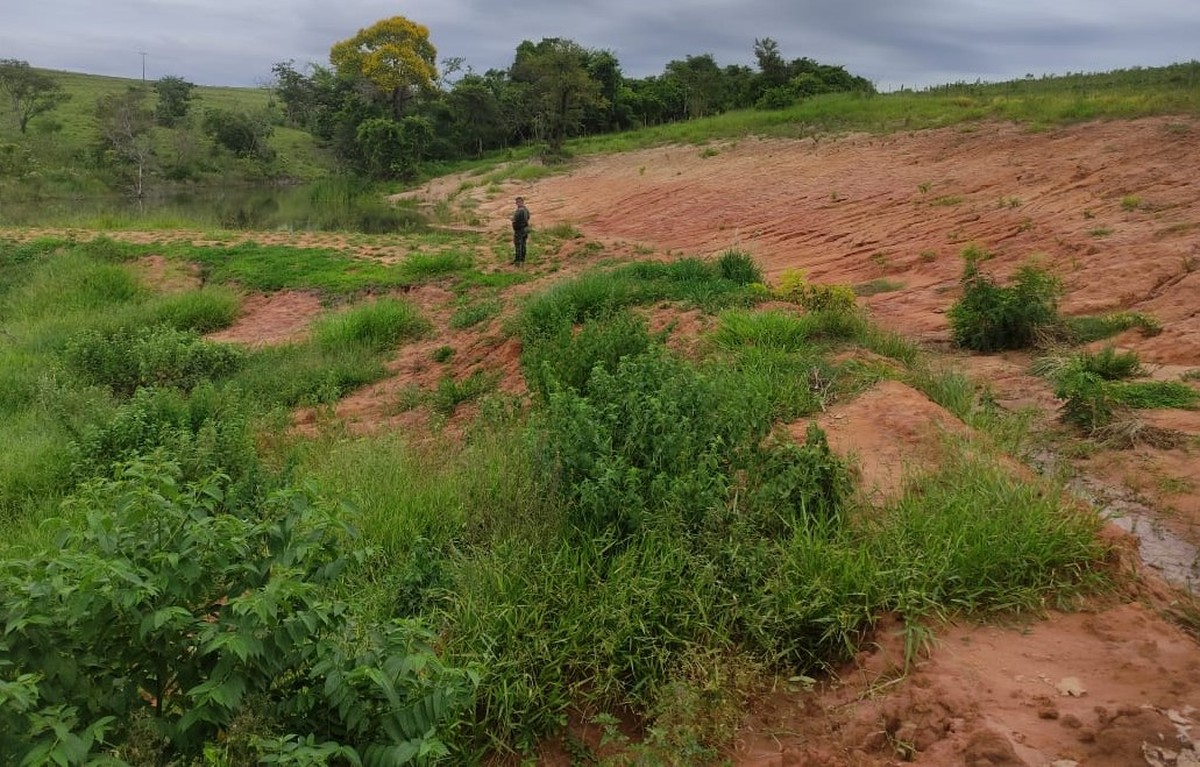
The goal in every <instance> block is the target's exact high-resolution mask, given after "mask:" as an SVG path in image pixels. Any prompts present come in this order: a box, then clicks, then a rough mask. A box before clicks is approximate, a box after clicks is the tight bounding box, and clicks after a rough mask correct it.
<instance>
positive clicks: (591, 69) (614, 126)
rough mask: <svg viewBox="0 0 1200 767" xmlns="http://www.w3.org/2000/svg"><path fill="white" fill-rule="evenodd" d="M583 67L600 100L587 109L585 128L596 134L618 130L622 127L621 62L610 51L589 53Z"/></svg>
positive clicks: (622, 79) (622, 81)
mask: <svg viewBox="0 0 1200 767" xmlns="http://www.w3.org/2000/svg"><path fill="white" fill-rule="evenodd" d="M585 67H586V69H587V73H588V76H589V77H591V78H592V80H594V81H595V82H596V85H597V87H598V88H599V95H600V99H599V100H597V101H594V102H592V103H591V104H590V105H589V107H588V109H587V115H586V117H585V127H586V128H587V129H588V130H589V131H595V132H598V133H607V132H609V131H614V130H620V129H621V128H622V127H623V126H622V120H621V115H622V111H623V110H622V105H621V90H622V86H623V85H624V82H625V78H624V77H622V76H621V62H620V61H618V60H617V56H616V54H614V53H613V52H612V51H603V50H602V51H590V52H589V53H588V55H587V60H586V64H585Z"/></svg>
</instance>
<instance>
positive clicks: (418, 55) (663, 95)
mask: <svg viewBox="0 0 1200 767" xmlns="http://www.w3.org/2000/svg"><path fill="white" fill-rule="evenodd" d="M436 55H437V54H436V49H435V48H434V46H433V45H432V43H430V41H429V31H428V29H427V28H426V27H424V26H422V25H420V24H416V23H414V22H412V21H409V20H408V19H405V18H404V17H399V16H397V17H393V18H389V19H385V20H382V21H380V22H377V23H376V24H374V25H373V26H371V27H367V28H365V29H362V30H360V31H359V32H358V33H357V34H356V35H355V36H354V37H351V38H349V39H347V40H343V41H341V42H338V43H335V44H334V45H333V47H332V49H331V51H330V63H329V65H328V66H323V65H317V64H310V65H309V66H308V67H307V68H306V70H305V71H301V70H299V69H297V67H296V65H295V62H294V61H286V62H280V63H278V64H276V65H275V66H274V67H273V69H272V73H273V75H274V80H273V85H274V88H275V93H276V95H277V97H278V98H279V100H280V102H281V104H282V106H283V112H284V119H285V120H286V121H287V123H288V124H289V125H291V126H294V127H298V128H303V129H304V130H307V131H309V132H311V133H312V134H313V135H315V136H317V137H318V138H320V139H321V140H323V141H326V142H328V143H329V145H330V146H331V147H332V148H333V150H334V151H335V153H336V154H337V155H338V157H339V158H341V159H342V160H343V161H344V162H346V163H347V164H348V165H349V166H350V167H352V168H354V169H355V170H357V171H359V172H361V173H363V174H366V175H369V176H372V177H376V178H393V177H399V178H403V177H408V176H412V175H413V174H414V173H415V172H416V169H417V167H418V166H419V165H420V163H421V162H423V161H427V160H455V159H463V158H467V157H472V156H480V155H482V154H484V153H485V152H488V151H491V150H496V149H503V148H506V147H512V146H519V145H523V144H528V143H537V144H539V145H542V146H543V147H544V150H545V152H546V153H547V154H548V155H549V156H551V157H553V156H556V155H559V154H561V152H562V149H563V144H564V142H565V141H566V140H567V139H568V138H571V137H574V136H581V135H595V134H602V133H609V132H614V131H622V130H629V129H633V128H638V127H643V126H650V125H658V124H662V123H667V122H674V121H680V120H688V119H694V118H699V117H705V116H707V115H713V114H719V113H721V112H725V111H728V110H731V109H745V108H751V107H757V108H763V109H778V108H782V107H786V106H789V105H791V104H793V103H795V102H796V101H798V100H800V99H803V98H806V97H808V96H814V95H817V94H821V93H832V92H839V91H863V92H874V86H873V85H872V84H871V83H870V82H869V81H867V80H866V79H864V78H862V77H858V76H855V75H852V74H850V73H849V72H847V71H846V70H845V69H844V68H843V67H841V66H833V65H829V64H821V63H818V62H816V61H813V60H812V59H809V58H799V59H795V60H791V61H788V60H787V59H785V58H784V56H783V54H782V53H781V51H780V49H779V45H778V43H776V42H775V41H774V40H772V39H770V38H764V39H762V40H755V42H754V55H755V58H756V60H757V64H758V67H757V69H754V68H751V67H748V66H741V65H730V66H724V67H722V66H720V65H719V64H718V63H717V61H716V60H715V59H714V58H713V56H712V55H711V54H707V53H706V54H701V55H696V56H687V57H686V58H685V59H683V60H677V61H671V62H670V63H668V64H667V65H666V68H665V70H664V71H663V73H662V74H661V75H656V76H651V77H644V78H629V77H625V76H624V75H623V74H622V72H621V63H620V61H619V60H618V59H617V57H616V55H615V54H614V53H612V52H611V51H608V50H597V49H589V48H585V47H584V46H582V45H580V44H578V43H576V42H574V41H572V40H569V39H566V38H558V37H554V38H544V39H542V40H541V41H540V42H537V43H534V42H532V41H528V40H526V41H524V42H522V43H521V44H520V45H518V46H517V49H516V52H515V55H514V57H513V61H512V64H510V65H509V66H508V67H507V68H505V69H489V70H487V71H486V72H483V73H482V74H480V73H478V72H475V71H473V70H472V69H470V68H469V67H466V68H464V62H463V61H462V60H449V61H445V62H443V63H442V68H441V71H439V69H438V66H437V63H436Z"/></svg>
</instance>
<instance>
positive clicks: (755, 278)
mask: <svg viewBox="0 0 1200 767" xmlns="http://www.w3.org/2000/svg"><path fill="white" fill-rule="evenodd" d="M717 273H718V274H719V275H720V276H721V279H723V280H729V281H730V282H732V283H735V284H737V285H752V284H755V283H761V282H762V281H763V274H762V268H761V267H759V265H758V263H757V262H756V261H755V260H754V258H753V257H752V256H751V255H750V254H749V253H746V252H744V251H741V250H736V249H731V250H726V251H724V252H723V253H721V255H719V256H717Z"/></svg>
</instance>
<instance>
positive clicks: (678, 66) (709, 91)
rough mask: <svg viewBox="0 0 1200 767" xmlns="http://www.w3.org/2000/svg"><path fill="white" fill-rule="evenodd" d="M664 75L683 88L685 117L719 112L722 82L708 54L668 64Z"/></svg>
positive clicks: (714, 63)
mask: <svg viewBox="0 0 1200 767" xmlns="http://www.w3.org/2000/svg"><path fill="white" fill-rule="evenodd" d="M666 76H667V77H671V78H674V79H675V80H676V81H678V82H679V84H680V85H681V86H682V88H683V93H684V108H685V110H686V115H685V116H686V117H688V118H696V117H704V116H705V115H708V114H713V113H715V112H719V111H721V109H722V107H723V104H722V103H721V95H722V87H723V79H722V75H721V68H720V67H719V66H717V62H716V60H715V59H713V57H712V54H711V53H705V54H703V55H701V56H688V57H687V58H686V59H684V60H683V61H672V62H670V63H668V64H667V72H666Z"/></svg>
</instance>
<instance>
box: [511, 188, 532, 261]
mask: <svg viewBox="0 0 1200 767" xmlns="http://www.w3.org/2000/svg"><path fill="white" fill-rule="evenodd" d="M512 228H513V263H514V264H523V263H525V243H526V241H527V240H528V239H529V208H526V207H525V198H524V197H518V198H517V209H516V210H514V211H513V214H512Z"/></svg>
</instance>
